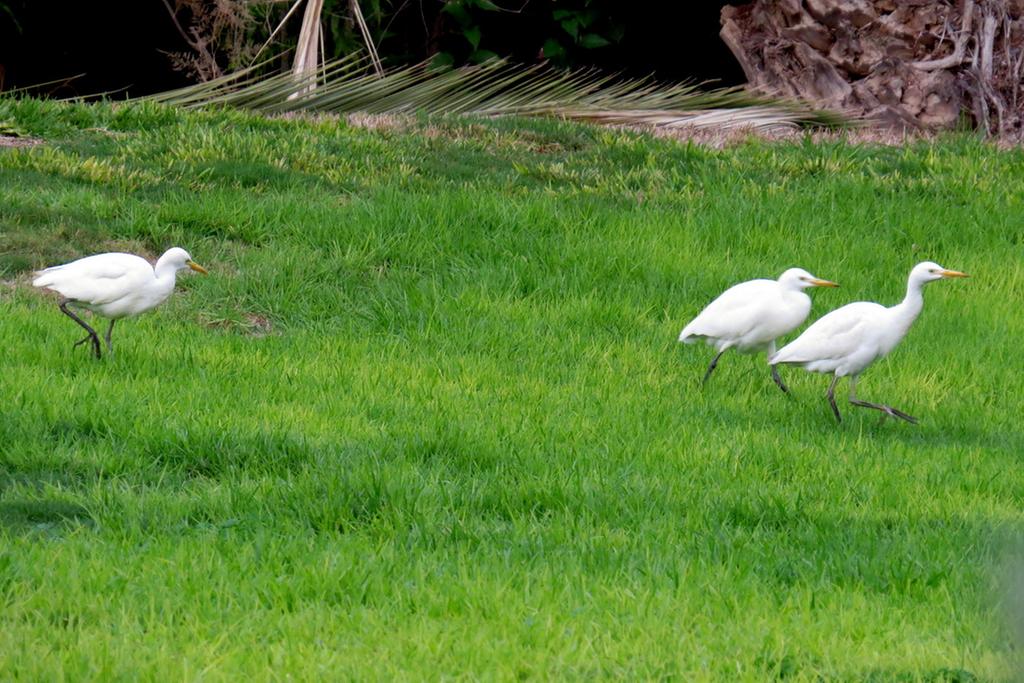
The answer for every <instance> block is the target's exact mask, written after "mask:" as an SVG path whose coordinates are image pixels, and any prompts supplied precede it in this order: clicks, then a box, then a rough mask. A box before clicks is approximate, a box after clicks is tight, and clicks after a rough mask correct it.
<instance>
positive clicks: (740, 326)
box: [679, 268, 839, 392]
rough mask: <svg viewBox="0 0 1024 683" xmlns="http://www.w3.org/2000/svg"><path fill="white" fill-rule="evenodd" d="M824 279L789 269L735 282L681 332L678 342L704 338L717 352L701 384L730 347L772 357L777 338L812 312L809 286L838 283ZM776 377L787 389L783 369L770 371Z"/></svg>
mask: <svg viewBox="0 0 1024 683" xmlns="http://www.w3.org/2000/svg"><path fill="white" fill-rule="evenodd" d="M838 286H839V285H837V284H836V283H834V282H830V281H828V280H821V279H819V278H816V277H814V276H813V275H811V274H810V273H808V272H807V271H806V270H804V269H803V268H790V269H789V270H787V271H786V272H785V273H783V274H782V275H781V276H779V279H778V280H749V281H747V282H741V283H739V284H738V285H733V286H732V287H730V288H729V289H727V290H725V291H724V292H722V294H721V295H719V297H718V298H717V299H715V300H714V301H712V302H711V303H710V304H708V305H707V307H706V308H705V309H704V310H703V311H701V312H700V314H699V315H698V316H697V317H696V318H694V319H693V320H692V321H690V323H689V324H688V325H687V326H686V327H684V328H683V331H682V332H681V333H680V334H679V341H681V342H683V343H684V344H692V343H694V342H696V341H704V342H707V343H708V344H710V345H711V346H714V347H715V349H717V351H718V353H717V354H716V355H715V357H714V359H713V360H712V361H711V365H709V366H708V369H707V372H705V373H704V379H703V380H701V383H702V384H703V383H704V382H707V381H708V378H709V377H710V376H711V373H712V372H714V369H715V367H716V366H717V365H718V359H719V358H721V357H722V354H723V353H725V352H726V351H728V350H729V349H736V350H737V351H738V352H740V353H755V352H758V351H765V352H767V354H768V357H769V358H771V357H772V355H774V353H775V340H776V339H778V338H779V337H781V336H783V335H785V334H789V333H790V332H792V331H793V330H795V329H796V328H798V327H800V325H802V324H803V322H804V321H805V320H807V314H808V313H810V312H811V297H809V296H807V294H805V293H804V291H803V290H805V289H807V288H808V287H838ZM771 373H772V379H773V380H775V383H776V384H777V385H779V388H780V389H782V390H783V391H785V392H788V391H789V389H787V388H786V385H785V384H783V382H782V378H781V377H779V373H778V370H776V369H775V367H774V366H773V367H772V369H771Z"/></svg>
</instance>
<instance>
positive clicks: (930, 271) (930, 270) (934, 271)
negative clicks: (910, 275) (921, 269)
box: [928, 268, 939, 273]
mask: <svg viewBox="0 0 1024 683" xmlns="http://www.w3.org/2000/svg"><path fill="white" fill-rule="evenodd" d="M928 272H929V273H937V272H939V271H937V270H935V269H934V268H929V269H928Z"/></svg>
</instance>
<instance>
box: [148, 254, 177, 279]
mask: <svg viewBox="0 0 1024 683" xmlns="http://www.w3.org/2000/svg"><path fill="white" fill-rule="evenodd" d="M153 274H154V275H155V276H156V279H157V280H169V281H170V282H172V283H173V282H174V280H175V278H176V277H177V276H178V269H177V267H176V266H174V265H171V264H170V263H168V262H167V261H165V260H164V259H163V257H160V259H159V260H158V261H157V262H156V265H155V266H153Z"/></svg>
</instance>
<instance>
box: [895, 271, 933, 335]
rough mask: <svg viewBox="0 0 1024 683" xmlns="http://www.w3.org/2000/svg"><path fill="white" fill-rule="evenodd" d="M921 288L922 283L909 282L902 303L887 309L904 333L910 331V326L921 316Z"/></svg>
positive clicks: (916, 281) (922, 295) (922, 294)
mask: <svg viewBox="0 0 1024 683" xmlns="http://www.w3.org/2000/svg"><path fill="white" fill-rule="evenodd" d="M923 287H924V283H922V282H920V281H918V280H913V279H911V280H909V281H908V282H907V294H906V296H904V297H903V301H901V302H900V303H898V304H896V305H895V306H893V307H892V308H890V309H889V310H890V311H891V312H892V314H893V316H894V318H895V319H896V321H897V324H899V325H900V327H901V328H902V329H903V331H904V333H905V332H906V330H909V329H910V326H911V325H913V324H914V321H915V320H917V316H919V315H921V309H922V308H924V292H923Z"/></svg>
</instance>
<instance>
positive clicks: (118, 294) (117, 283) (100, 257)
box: [32, 247, 206, 358]
mask: <svg viewBox="0 0 1024 683" xmlns="http://www.w3.org/2000/svg"><path fill="white" fill-rule="evenodd" d="M186 268H191V269H192V270H194V271H197V272H200V273H204V274H205V273H206V269H205V268H203V267H202V266H200V265H199V264H198V263H196V262H195V261H193V260H192V257H191V256H189V254H188V252H187V251H185V250H184V249H181V248H180V247H173V248H171V249H168V250H167V251H166V252H164V255H163V256H161V257H160V258H159V259H158V260H157V262H156V266H152V265H150V263H149V261H147V260H146V259H144V258H142V257H141V256H135V255H134V254H121V253H109V254H96V255H95V256H87V257H85V258H81V259H78V260H77V261H72V262H71V263H66V264H64V265H62V266H53V267H52V268H47V269H45V270H41V271H39V272H38V273H36V278H35V280H33V281H32V284H33V286H35V287H43V288H46V289H51V290H53V291H55V292H57V293H58V294H60V295H61V297H62V299H61V302H60V310H61V311H62V312H63V313H64V315H66V316H68V317H69V318H71V319H72V320H74V321H75V322H76V323H78V324H79V325H81V326H82V327H84V328H85V329H86V331H87V332H88V333H89V336H88V337H86V338H85V339H82V340H81V341H79V342H77V343H76V344H75V346H78V345H79V344H84V343H85V342H87V341H92V347H93V352H94V353H95V354H96V357H97V358H99V357H100V355H101V354H100V339H99V336H97V334H96V330H94V329H93V328H91V327H90V326H89V325H88V324H86V323H85V321H83V320H82V319H81V318H79V317H78V316H77V315H75V313H74V312H73V311H72V310H70V308H69V306H74V307H79V308H85V309H88V310H90V311H92V312H93V313H95V314H96V315H99V316H102V317H104V318H108V319H109V320H110V327H109V328H107V334H106V341H107V351H108V352H109V353H110V354H111V355H113V352H114V348H113V346H112V344H111V342H110V334H111V333H112V332H113V331H114V323H115V322H117V321H118V320H119V319H121V318H125V317H129V316H134V315H138V314H140V313H145V312H146V311H150V310H153V309H154V308H156V307H157V306H159V305H160V304H162V303H163V302H164V301H166V300H167V297H169V296H170V295H171V292H173V291H174V283H175V278H176V277H177V274H178V271H179V270H184V269H186Z"/></svg>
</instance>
